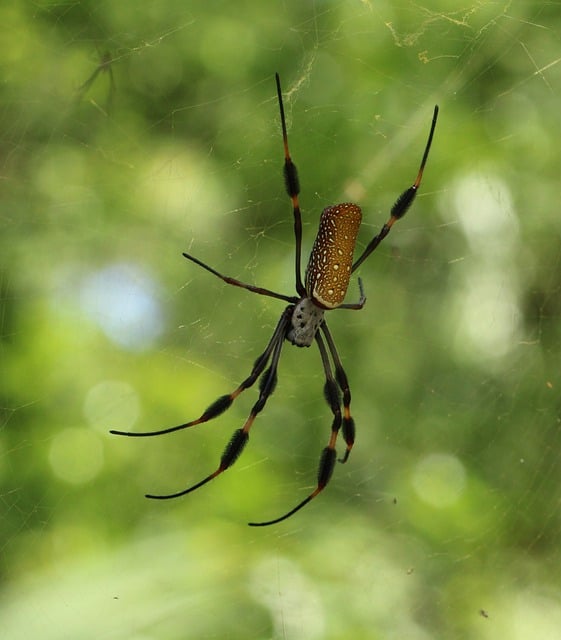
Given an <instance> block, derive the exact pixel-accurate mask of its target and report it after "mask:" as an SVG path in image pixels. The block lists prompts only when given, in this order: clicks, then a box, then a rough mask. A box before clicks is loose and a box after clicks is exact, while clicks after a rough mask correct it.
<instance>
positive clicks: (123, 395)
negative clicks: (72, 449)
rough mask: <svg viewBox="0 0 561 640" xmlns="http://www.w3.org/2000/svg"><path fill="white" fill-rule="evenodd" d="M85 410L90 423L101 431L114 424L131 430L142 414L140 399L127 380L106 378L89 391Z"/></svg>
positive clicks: (105, 430) (104, 431) (105, 431)
mask: <svg viewBox="0 0 561 640" xmlns="http://www.w3.org/2000/svg"><path fill="white" fill-rule="evenodd" d="M83 411H84V416H85V417H86V420H87V421H88V423H89V424H90V425H91V426H92V427H93V428H94V429H96V430H97V431H99V432H101V433H107V429H108V427H109V426H114V425H119V428H120V429H125V430H129V429H130V428H131V427H132V426H133V425H134V423H135V422H136V421H137V420H138V416H139V415H140V400H139V398H138V393H137V392H136V391H135V390H134V389H133V387H132V386H131V385H130V384H128V383H127V382H120V381H119V380H104V381H103V382H100V383H99V384H96V385H95V386H94V387H92V388H91V389H90V390H89V391H88V393H87V394H86V398H85V400H84V408H83Z"/></svg>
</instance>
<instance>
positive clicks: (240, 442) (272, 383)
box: [146, 312, 290, 500]
mask: <svg viewBox="0 0 561 640" xmlns="http://www.w3.org/2000/svg"><path fill="white" fill-rule="evenodd" d="M287 318H288V319H290V316H289V315H287V313H286V312H285V313H283V316H282V318H281V322H282V321H283V320H284V322H283V330H282V331H281V332H278V333H277V331H275V335H274V336H273V340H274V342H273V347H272V354H271V365H270V366H269V368H268V369H267V370H266V371H265V373H264V374H263V375H262V377H261V380H260V383H259V398H258V399H257V402H256V403H255V404H254V405H253V407H252V409H251V411H250V414H249V416H248V418H247V420H246V421H245V424H244V426H243V427H242V428H241V429H237V430H236V431H234V434H233V435H232V437H231V439H230V441H229V442H228V444H227V445H226V448H225V449H224V453H223V454H222V456H221V458H220V463H219V465H218V468H217V469H216V471H214V472H213V473H211V474H210V475H208V476H207V477H206V478H204V479H203V480H201V481H200V482H197V483H196V484H194V485H193V486H191V487H188V488H187V489H183V490H182V491H178V492H176V493H170V494H166V495H156V494H152V493H148V494H146V497H147V498H152V499H154V500H169V499H171V498H179V497H180V496H184V495H186V494H188V493H191V491H195V489H198V488H199V487H202V486H203V485H204V484H206V483H207V482H210V481H211V480H214V478H216V477H217V476H219V475H220V474H222V473H224V471H226V469H229V468H230V467H231V466H232V465H233V464H234V462H236V460H237V459H238V458H239V457H240V455H241V453H242V451H243V450H244V448H245V446H246V444H247V442H248V440H249V431H250V429H251V427H252V425H253V423H254V421H255V418H256V417H257V415H258V414H259V413H260V412H261V411H262V410H263V408H264V406H265V404H266V402H267V400H268V398H269V397H270V396H271V394H272V393H273V391H274V390H275V387H276V384H277V368H278V364H279V358H280V354H281V350H282V346H283V343H284V335H285V333H286V319H287ZM279 326H280V323H279ZM277 328H278V327H277ZM224 397H225V396H224Z"/></svg>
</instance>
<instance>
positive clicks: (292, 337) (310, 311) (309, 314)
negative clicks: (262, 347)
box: [286, 298, 325, 347]
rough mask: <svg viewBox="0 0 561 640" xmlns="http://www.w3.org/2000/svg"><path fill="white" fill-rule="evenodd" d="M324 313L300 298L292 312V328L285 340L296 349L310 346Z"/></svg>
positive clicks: (311, 302) (310, 301)
mask: <svg viewBox="0 0 561 640" xmlns="http://www.w3.org/2000/svg"><path fill="white" fill-rule="evenodd" d="M324 313H325V312H324V310H323V309H320V308H319V307H318V306H317V305H316V304H314V302H313V300H311V299H310V298H302V300H300V302H298V304H297V305H296V306H295V307H294V310H293V312H292V318H291V323H292V326H291V328H290V329H289V330H288V333H287V334H286V338H287V340H288V341H289V342H292V344H294V345H296V346H297V347H309V346H311V345H312V343H313V341H314V338H315V336H316V333H317V330H318V329H319V325H320V324H321V323H322V320H323V314H324Z"/></svg>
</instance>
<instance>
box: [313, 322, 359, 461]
mask: <svg viewBox="0 0 561 640" xmlns="http://www.w3.org/2000/svg"><path fill="white" fill-rule="evenodd" d="M320 328H321V331H322V332H323V335H324V336H325V339H326V340H327V347H328V349H329V353H330V354H331V359H332V360H333V365H334V367H335V378H336V380H337V384H338V385H339V388H340V389H341V391H342V392H343V429H342V431H343V438H344V440H345V443H346V444H347V448H346V450H345V453H344V454H343V457H342V458H340V459H339V462H347V460H348V458H349V454H350V453H351V449H352V448H353V445H354V443H355V421H354V419H353V417H352V416H351V389H350V387H349V381H348V379H347V374H346V373H345V369H343V363H342V362H341V358H340V357H339V353H338V352H337V347H336V346H335V342H334V340H333V338H332V336H331V332H330V331H329V329H328V327H327V323H326V322H323V323H322V325H321V327H320Z"/></svg>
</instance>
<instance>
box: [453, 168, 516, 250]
mask: <svg viewBox="0 0 561 640" xmlns="http://www.w3.org/2000/svg"><path fill="white" fill-rule="evenodd" d="M453 204H454V208H455V210H456V213H457V216H458V220H459V222H460V225H461V228H462V230H463V232H464V234H465V236H466V238H467V240H468V242H469V244H470V248H471V250H472V251H473V252H475V253H478V254H484V256H485V257H486V258H488V259H490V260H492V261H496V260H498V259H499V260H500V259H501V257H503V256H504V255H505V254H507V255H508V254H509V253H510V252H511V251H512V250H515V249H516V247H517V246H518V245H517V241H518V230H519V224H518V218H517V217H516V214H515V212H514V208H513V204H512V195H511V193H510V189H509V187H508V185H507V184H506V182H505V181H504V180H502V178H500V177H499V176H497V175H494V174H493V173H492V172H488V173H485V174H484V173H472V174H468V175H466V176H463V177H462V178H461V179H460V180H458V181H457V183H456V185H455V187H454V189H453Z"/></svg>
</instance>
